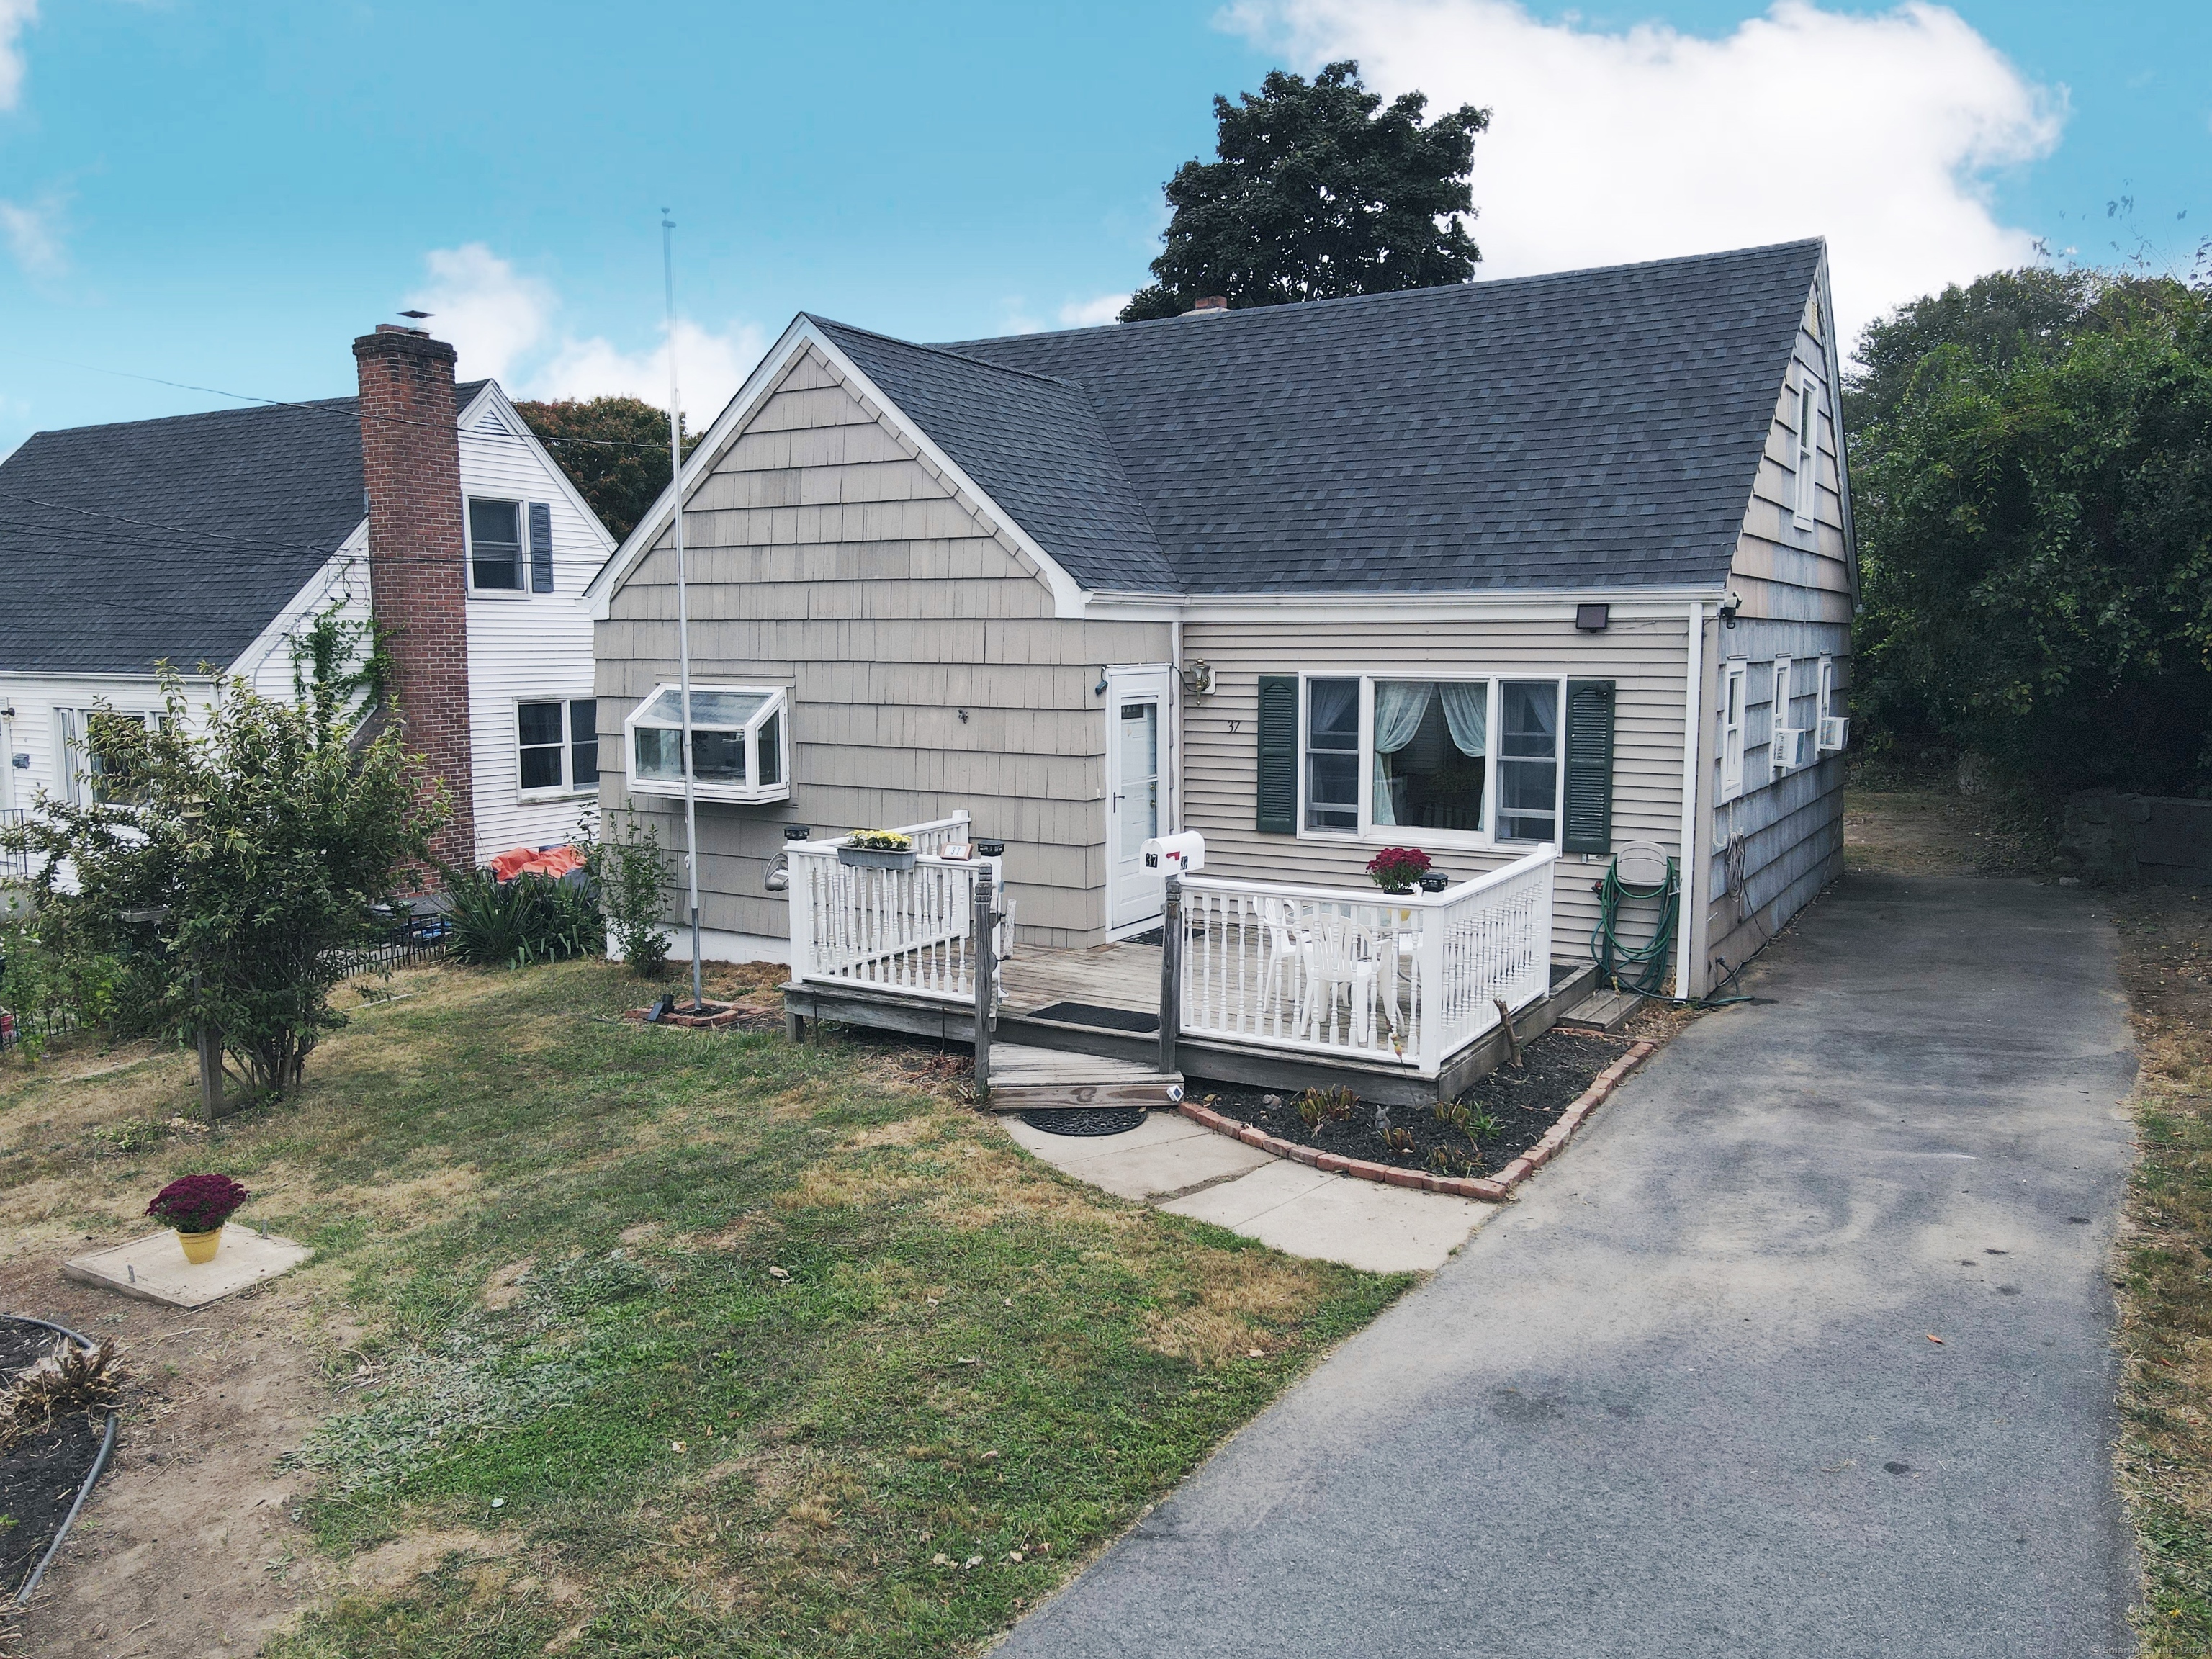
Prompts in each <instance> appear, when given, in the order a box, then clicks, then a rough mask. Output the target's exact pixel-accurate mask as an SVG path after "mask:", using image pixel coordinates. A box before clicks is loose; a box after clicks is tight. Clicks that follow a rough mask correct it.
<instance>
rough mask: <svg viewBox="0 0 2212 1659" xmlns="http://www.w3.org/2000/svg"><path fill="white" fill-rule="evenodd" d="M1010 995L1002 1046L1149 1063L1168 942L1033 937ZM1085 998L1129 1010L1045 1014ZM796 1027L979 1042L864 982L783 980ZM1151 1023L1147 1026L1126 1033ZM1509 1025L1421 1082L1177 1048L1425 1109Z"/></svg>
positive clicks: (1265, 1084) (1537, 1018)
mask: <svg viewBox="0 0 2212 1659" xmlns="http://www.w3.org/2000/svg"><path fill="white" fill-rule="evenodd" d="M1000 973H1001V979H1000V983H1001V984H1002V986H1003V987H1004V989H1005V1000H1003V1001H1002V1002H1001V1003H1000V1008H999V1014H998V1018H997V1019H996V1020H995V1021H994V1023H993V1029H992V1048H993V1052H994V1054H995V1053H997V1052H998V1051H999V1048H1000V1045H1001V1044H1007V1043H1014V1044H1020V1045H1024V1046H1026V1047H1028V1048H1049V1049H1058V1050H1061V1051H1065V1052H1071V1053H1075V1054H1097V1055H1103V1056H1109V1057H1111V1058H1113V1059H1115V1060H1128V1061H1132V1062H1135V1063H1138V1064H1141V1065H1144V1066H1154V1065H1157V1063H1158V1059H1159V1036H1158V1029H1159V1028H1158V1021H1159V1012H1160V947H1159V946H1158V945H1099V946H1097V947H1096V948H1095V949H1092V950H1089V951H1047V950H1039V949H1037V948H1036V947H1035V946H1030V945H1024V946H1021V947H1019V948H1018V949H1017V950H1016V951H1014V953H1013V955H1012V957H1009V958H1008V959H1007V961H1006V963H1004V964H1003V966H1002V968H1001V970H1000ZM1596 980H1597V969H1596V967H1595V964H1594V963H1588V962H1583V963H1553V968H1552V990H1551V994H1550V995H1548V996H1547V997H1545V998H1542V999H1541V1000H1539V1001H1537V1002H1535V1003H1533V1004H1531V1005H1530V1006H1528V1007H1527V1008H1524V1009H1522V1011H1521V1012H1520V1013H1519V1014H1517V1015H1516V1016H1515V1018H1514V1021H1513V1026H1514V1030H1515V1031H1516V1034H1517V1035H1518V1036H1519V1037H1520V1038H1521V1039H1522V1040H1523V1041H1526V1040H1527V1039H1528V1038H1529V1037H1532V1036H1536V1035H1537V1034H1538V1033H1539V1032H1541V1031H1545V1030H1549V1029H1550V1028H1551V1026H1552V1024H1553V1022H1554V1021H1555V1020H1557V1019H1558V1018H1559V1015H1560V1014H1561V1013H1562V1012H1565V1010H1566V1009H1568V1008H1571V1007H1572V1006H1575V1004H1577V1002H1579V1001H1580V1000H1582V999H1583V997H1584V996H1585V995H1587V994H1588V993H1589V990H1590V988H1591V987H1593V986H1594V985H1595V983H1596ZM1063 1003H1079V1004H1082V1005H1085V1006H1087V1007H1089V1008H1092V1009H1101V1010H1110V1011H1114V1012H1116V1013H1118V1014H1120V1015H1122V1016H1124V1017H1125V1018H1118V1019H1115V1020H1113V1021H1111V1022H1110V1023H1109V1022H1107V1021H1104V1020H1101V1019H1086V1018H1085V1017H1083V1016H1082V1015H1081V1014H1076V1015H1074V1016H1072V1017H1068V1018H1057V1017H1056V1018H1040V1017H1039V1015H1040V1012H1041V1011H1044V1010H1048V1009H1051V1008H1053V1007H1054V1005H1056V1004H1063ZM784 1011H785V1015H786V1020H787V1029H788V1030H789V1031H790V1033H791V1035H792V1036H793V1038H794V1039H799V1038H803V1036H804V1035H805V1028H806V1026H807V1024H809V1023H811V1021H814V1020H817V1019H823V1020H829V1021H832V1022H834V1023H836V1024H848V1025H862V1026H869V1027H872V1028H874V1029H877V1030H893V1031H904V1032H908V1033H909V1034H911V1035H913V1036H922V1037H931V1038H934V1039H936V1040H938V1041H939V1042H960V1043H968V1042H973V1041H974V1037H975V1029H974V1017H973V1015H972V1014H971V1013H970V1012H969V1010H968V1009H966V1008H963V1007H958V1006H953V1005H951V1004H946V1003H938V1002H930V1001H926V1000H921V999H919V998H913V997H904V996H900V995H897V994H894V993H890V992H886V991H883V990H878V989H874V988H872V987H864V986H859V985H844V984H822V983H818V982H815V981H809V982H808V983H806V984H805V985H787V986H785V987H784ZM1136 1024H1141V1025H1142V1026H1143V1027H1144V1028H1145V1029H1143V1030H1125V1029H1117V1028H1119V1027H1121V1026H1124V1025H1136ZM1504 1054H1505V1039H1504V1030H1503V1029H1502V1028H1500V1029H1494V1030H1492V1031H1491V1032H1490V1033H1489V1034H1488V1035H1487V1036H1485V1037H1482V1038H1480V1039H1479V1040H1478V1041H1476V1042H1474V1043H1472V1044H1470V1045H1469V1046H1468V1048H1464V1049H1462V1050H1461V1051H1460V1052H1459V1053H1458V1054H1454V1055H1452V1056H1451V1057H1450V1059H1449V1062H1448V1063H1447V1064H1446V1065H1445V1066H1444V1067H1443V1072H1442V1073H1441V1074H1440V1075H1439V1076H1437V1077H1434V1078H1423V1077H1420V1076H1418V1075H1414V1074H1411V1073H1407V1072H1404V1071H1401V1070H1394V1069H1392V1068H1390V1067H1389V1066H1382V1065H1370V1064H1364V1063H1361V1062H1360V1061H1359V1060H1356V1059H1353V1058H1351V1057H1346V1059H1345V1060H1334V1059H1327V1060H1322V1059H1314V1058H1309V1057H1307V1056H1303V1055H1296V1054H1284V1053H1281V1052H1279V1051H1271V1050H1267V1049H1261V1048H1236V1047H1232V1046H1231V1045H1229V1044H1226V1043H1221V1042H1207V1041H1200V1040H1197V1039H1194V1038H1192V1037H1190V1036H1184V1037H1183V1038H1182V1040H1181V1041H1180V1042H1178V1043H1177V1045H1176V1068H1177V1070H1178V1071H1179V1072H1180V1073H1183V1074H1185V1075H1188V1076H1189V1077H1194V1078H1206V1079H1212V1080H1213V1081H1215V1082H1218V1083H1241V1084H1246V1085H1252V1086H1254V1087H1258V1088H1272V1089H1298V1090H1302V1089H1305V1088H1309V1087H1313V1086H1316V1085H1318V1086H1321V1087H1324V1088H1326V1087H1329V1086H1332V1085H1337V1084H1342V1085H1346V1086H1347V1087H1349V1088H1352V1090H1354V1091H1357V1092H1358V1094H1359V1095H1360V1097H1362V1098H1364V1099H1367V1100H1372V1101H1376V1102H1387V1103H1389V1104H1392V1105H1425V1104H1428V1103H1432V1102H1434V1101H1436V1100H1437V1098H1439V1097H1440V1096H1441V1097H1443V1098H1446V1099H1449V1098H1450V1097H1453V1096H1455V1095H1457V1094H1458V1093H1460V1092H1461V1091H1462V1090H1464V1089H1466V1088H1467V1087H1468V1085H1471V1084H1473V1083H1474V1082H1475V1081H1477V1080H1478V1079H1481V1078H1483V1077H1486V1076H1487V1075H1488V1074H1489V1073H1491V1072H1492V1070H1494V1069H1495V1068H1496V1067H1497V1066H1498V1063H1499V1062H1500V1061H1501V1060H1503V1059H1504Z"/></svg>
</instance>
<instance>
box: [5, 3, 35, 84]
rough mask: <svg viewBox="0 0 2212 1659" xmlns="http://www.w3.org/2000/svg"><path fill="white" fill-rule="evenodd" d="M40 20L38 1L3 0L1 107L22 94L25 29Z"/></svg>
mask: <svg viewBox="0 0 2212 1659" xmlns="http://www.w3.org/2000/svg"><path fill="white" fill-rule="evenodd" d="M37 21H39V0H0V109H13V108H15V105H16V103H17V102H18V100H21V97H22V95H23V73H24V63H23V46H22V39H21V37H22V33H23V31H24V30H25V29H27V28H28V27H31V25H32V24H33V23H35V22H37Z"/></svg>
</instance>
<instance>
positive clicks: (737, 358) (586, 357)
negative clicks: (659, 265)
mask: <svg viewBox="0 0 2212 1659" xmlns="http://www.w3.org/2000/svg"><path fill="white" fill-rule="evenodd" d="M768 348H769V339H768V337H767V335H766V334H764V333H763V332H762V331H761V330H760V329H758V328H757V327H755V326H754V325H752V324H750V323H732V324H731V325H730V326H729V327H728V329H726V331H723V332H722V333H720V334H716V333H714V332H712V331H709V330H708V329H705V328H702V327H701V326H700V325H698V324H696V323H695V322H693V321H691V320H690V319H689V318H687V317H678V319H676V367H677V372H678V376H679V379H680V390H681V391H682V393H683V397H684V408H685V409H686V410H689V411H690V428H691V429H692V430H694V431H697V430H698V429H699V428H702V427H704V426H706V425H707V424H708V422H711V421H712V420H713V419H714V417H715V416H717V415H720V413H721V412H722V407H723V405H724V404H727V403H728V402H729V401H730V399H731V398H733V397H735V396H736V395H737V392H738V387H739V386H743V385H744V383H745V376H746V375H748V374H751V373H752V371H753V366H754V365H755V364H756V363H757V362H760V360H761V356H762V354H763V353H764V352H765V351H767V349H768ZM530 384H531V390H532V395H534V396H537V397H541V398H599V397H609V396H613V395H617V394H620V395H623V396H627V397H631V398H644V399H645V401H646V402H647V403H649V404H659V405H660V406H662V407H664V408H665V407H666V405H667V402H668V348H667V346H666V344H665V343H661V344H657V345H650V346H647V347H645V348H644V349H642V350H639V351H623V350H622V349H619V348H618V347H617V346H615V345H614V344H612V343H610V342H609V341H607V340H605V339H604V338H601V337H596V336H595V337H592V338H591V339H588V340H568V341H564V342H563V343H562V346H561V349H560V350H559V351H558V352H556V354H555V355H554V356H553V359H552V361H551V362H549V363H547V364H546V365H545V366H544V368H542V369H540V370H538V373H537V374H534V375H533V376H532V379H531V382H530Z"/></svg>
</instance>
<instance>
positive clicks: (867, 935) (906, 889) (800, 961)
mask: <svg viewBox="0 0 2212 1659" xmlns="http://www.w3.org/2000/svg"><path fill="white" fill-rule="evenodd" d="M899 834H901V835H902V836H910V837H911V838H912V839H913V842H914V845H915V853H916V854H919V856H918V857H916V859H915V864H914V868H912V869H911V870H878V869H871V868H868V867H866V866H859V865H848V864H844V863H841V862H840V861H839V860H838V858H837V841H820V842H814V841H801V842H792V843H791V844H790V845H789V846H788V848H787V849H786V850H787V852H788V853H789V854H790V855H791V859H790V865H791V887H790V894H791V977H792V981H793V983H794V984H805V983H808V982H810V981H811V982H813V983H816V984H846V985H865V986H867V987H872V988H873V989H876V990H883V991H893V992H896V993H898V994H901V995H902V996H913V997H922V998H926V999H927V1000H931V1001H941V1002H957V1003H961V1004H963V1005H965V1004H972V1002H973V1001H974V1000H975V942H974V939H973V937H972V935H973V933H974V929H975V921H974V918H975V882H976V878H977V875H978V873H979V872H981V871H984V870H988V871H990V872H991V874H992V878H993V881H994V886H995V885H997V884H1000V883H1002V882H1003V880H1004V872H1003V871H1002V870H1001V869H1000V863H1001V861H1000V860H997V859H969V860H952V859H945V858H940V857H939V856H938V854H939V850H940V849H942V848H944V847H945V845H946V844H947V843H948V842H963V841H966V840H967V839H968V838H969V823H968V814H967V813H966V812H964V811H963V812H957V813H955V814H954V815H953V816H952V817H949V818H937V819H934V820H933V821H932V822H930V823H912V824H907V825H905V826H903V827H902V828H901V829H900V830H899ZM838 840H842V836H841V837H839V838H838ZM1000 908H1001V909H1003V908H1004V906H1003V903H1002V904H1001V905H1000ZM1003 954H1004V952H1003V951H1000V955H1001V956H1003Z"/></svg>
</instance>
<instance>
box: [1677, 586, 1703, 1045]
mask: <svg viewBox="0 0 2212 1659" xmlns="http://www.w3.org/2000/svg"><path fill="white" fill-rule="evenodd" d="M1688 659H1689V661H1688V668H1687V671H1686V679H1685V681H1684V684H1683V688H1682V872H1681V883H1682V892H1681V898H1680V903H1681V907H1682V908H1681V913H1680V915H1679V916H1677V917H1676V919H1675V924H1674V996H1675V999H1676V1000H1678V1001H1687V1000H1689V997H1690V995H1691V991H1690V964H1691V963H1692V962H1693V961H1695V960H1696V957H1695V956H1694V954H1693V953H1692V949H1691V945H1692V939H1691V935H1692V933H1695V932H1696V931H1697V930H1696V928H1695V927H1694V926H1693V925H1692V923H1693V921H1694V919H1695V917H1696V915H1697V902H1698V866H1699V865H1700V864H1702V863H1703V862H1704V861H1705V860H1704V859H1703V858H1702V857H1701V856H1700V852H1701V849H1700V848H1699V847H1698V845H1697V841H1698V773H1699V762H1700V760H1701V759H1702V757H1704V754H1705V605H1703V604H1702V603H1699V601H1696V600H1692V602H1691V605H1690V648H1689V652H1688Z"/></svg>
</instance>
